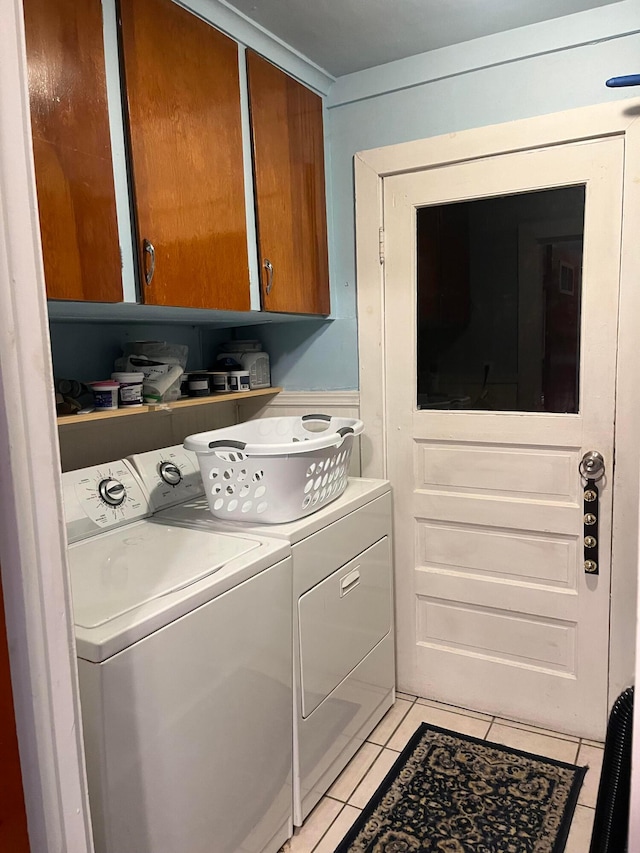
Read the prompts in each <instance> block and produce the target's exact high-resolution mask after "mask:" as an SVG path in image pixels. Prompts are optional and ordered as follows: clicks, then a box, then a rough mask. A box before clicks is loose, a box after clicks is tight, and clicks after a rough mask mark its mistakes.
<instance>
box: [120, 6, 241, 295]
mask: <svg viewBox="0 0 640 853" xmlns="http://www.w3.org/2000/svg"><path fill="white" fill-rule="evenodd" d="M120 15H121V37H122V54H123V62H124V76H125V81H126V93H127V106H128V117H129V135H130V146H131V157H132V167H133V183H134V197H135V209H136V217H137V231H138V246H139V254H140V259H141V260H140V263H141V267H142V285H141V287H142V295H143V300H144V302H147V303H149V304H155V305H174V306H182V307H189V308H220V309H230V310H237V311H240V310H248V309H249V307H250V295H249V263H248V251H247V229H246V211H245V203H244V198H245V196H244V162H243V150H242V125H241V111H240V81H239V68H238V46H237V44H236V43H235V42H233V41H232V40H231V39H229V38H227V36H225V35H223V34H222V33H221V32H219V31H218V30H216V29H214V28H213V27H212V26H210V25H209V24H207V23H206V22H204V21H203V20H201V19H200V18H197V17H196V16H195V15H193V14H191V13H190V12H187V11H186V10H185V9H183V8H181V7H180V6H178V5H176V4H175V3H173V2H172V0H121V2H120ZM145 239H147V240H149V241H150V242H151V243H152V244H153V246H154V249H155V256H156V267H155V273H154V276H153V279H152V281H151V283H150V285H145V283H144V268H145V266H144V265H145V258H144V256H143V252H142V241H143V240H145Z"/></svg>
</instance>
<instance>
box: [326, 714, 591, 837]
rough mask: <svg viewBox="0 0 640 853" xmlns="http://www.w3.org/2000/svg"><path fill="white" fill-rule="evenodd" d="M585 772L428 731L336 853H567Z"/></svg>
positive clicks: (407, 753)
mask: <svg viewBox="0 0 640 853" xmlns="http://www.w3.org/2000/svg"><path fill="white" fill-rule="evenodd" d="M586 769H587V768H586V767H575V766H574V765H572V764H565V763H563V762H560V761H554V760H553V759H551V758H543V757H541V756H539V755H530V754H529V753H526V752H521V751H519V750H514V749H510V748H509V747H505V746H501V745H500V744H494V743H490V742H488V741H484V740H478V739H477V738H472V737H467V736H466V735H460V734H457V733H456V732H450V731H447V730H446V729H439V728H437V727H436V726H431V725H429V724H427V723H424V724H423V725H422V726H421V727H420V728H419V729H418V730H417V732H416V733H415V735H414V736H413V737H412V738H411V740H410V741H409V743H408V744H407V746H406V747H405V749H404V750H403V752H402V753H401V754H400V756H399V758H398V760H397V761H396V762H395V764H394V765H393V767H392V768H391V770H390V771H389V773H388V774H387V776H386V778H385V779H384V781H383V782H382V784H381V785H380V787H379V788H378V790H377V791H376V793H375V794H374V795H373V797H372V798H371V800H370V801H369V803H368V804H367V806H366V807H365V809H364V811H363V812H362V814H361V815H360V817H359V818H358V820H357V821H356V823H355V825H354V826H353V827H352V829H351V830H350V831H349V833H348V834H347V836H346V837H345V838H344V839H343V841H342V842H341V844H340V845H339V847H338V848H337V850H336V853H365V851H366V853H414V851H420V853H561V851H563V850H564V848H565V844H566V842H567V836H568V834H569V827H570V826H571V818H572V817H573V812H574V810H575V807H576V802H577V799H578V793H579V791H580V787H581V785H582V780H583V779H584V774H585V773H586Z"/></svg>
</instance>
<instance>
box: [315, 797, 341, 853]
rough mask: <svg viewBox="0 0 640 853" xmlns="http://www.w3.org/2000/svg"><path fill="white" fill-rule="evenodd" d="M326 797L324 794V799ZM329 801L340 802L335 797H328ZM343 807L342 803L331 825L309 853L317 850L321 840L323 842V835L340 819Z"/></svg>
mask: <svg viewBox="0 0 640 853" xmlns="http://www.w3.org/2000/svg"><path fill="white" fill-rule="evenodd" d="M326 796H327V795H326V794H325V797H326ZM329 799H331V800H334V801H335V802H337V803H340V802H342V801H341V800H336V799H335V797H329ZM320 802H322V800H321V801H320ZM345 806H346V803H342V808H341V809H340V810H339V811H338V813H337V815H336V816H335V817H334V819H333V820H332V821H331V823H330V824H329V826H328V827H327V828H326V829H325V831H324V832H323V833H322V835H321V837H320V838H319V839H318V843H317V844H315V845H314V846H313V847H312V848H311V851H310V853H313V851H314V850H317V849H318V847H319V846H320V844H321V843H322V840H323V838H324V837H325V835H326V834H327V832H329V830H330V829H331V827H332V826H333V824H334V823H335V822H336V821H337V820H338V818H339V817H340V815H341V814H342V812H343V811H344V807H345Z"/></svg>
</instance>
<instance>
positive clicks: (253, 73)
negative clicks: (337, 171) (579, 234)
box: [247, 50, 330, 314]
mask: <svg viewBox="0 0 640 853" xmlns="http://www.w3.org/2000/svg"><path fill="white" fill-rule="evenodd" d="M247 72H248V81H249V102H250V109H251V129H252V145H253V163H254V165H253V168H254V180H255V197H256V219H257V226H258V251H259V264H260V268H261V275H262V288H261V295H262V308H263V309H264V310H266V311H281V312H293V313H304V314H328V313H329V311H330V306H329V262H328V256H327V218H326V201H325V176H324V142H323V123H322V100H321V98H320V97H319V96H318V95H316V94H314V93H313V92H311V91H310V90H309V89H307V88H306V87H305V86H302V85H301V84H300V83H298V82H297V81H296V80H294V79H292V78H291V77H289V75H288V74H285V73H284V72H283V71H281V70H280V69H278V68H276V67H275V66H274V65H272V64H271V63H270V62H267V60H266V59H263V58H262V57H261V56H259V55H258V54H256V53H254V52H253V51H250V50H248V51H247ZM267 259H268V260H269V261H270V262H271V263H272V264H273V268H274V274H273V288H272V290H271V292H270V293H269V294H267V292H266V288H267V284H268V273H267V271H266V270H265V268H264V261H265V260H267Z"/></svg>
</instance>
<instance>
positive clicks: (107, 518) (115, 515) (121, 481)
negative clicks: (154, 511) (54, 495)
mask: <svg viewBox="0 0 640 853" xmlns="http://www.w3.org/2000/svg"><path fill="white" fill-rule="evenodd" d="M62 486H63V497H64V512H65V520H66V523H67V538H68V540H69V542H76V541H78V540H79V539H86V538H87V537H88V536H92V535H94V534H96V533H101V532H103V531H107V530H110V529H112V528H114V527H120V526H121V525H122V524H128V523H129V522H131V521H136V520H138V519H140V518H145V517H146V516H148V515H150V514H151V506H150V503H149V498H148V496H147V495H146V493H145V491H144V489H143V487H142V485H141V483H140V481H139V480H138V479H137V477H136V475H135V474H134V472H133V471H132V469H131V467H130V466H129V465H128V463H127V462H126V461H118V462H107V463H105V464H104V465H95V466H93V467H91V468H82V469H81V470H79V471H67V472H66V473H64V474H63V475H62Z"/></svg>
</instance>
